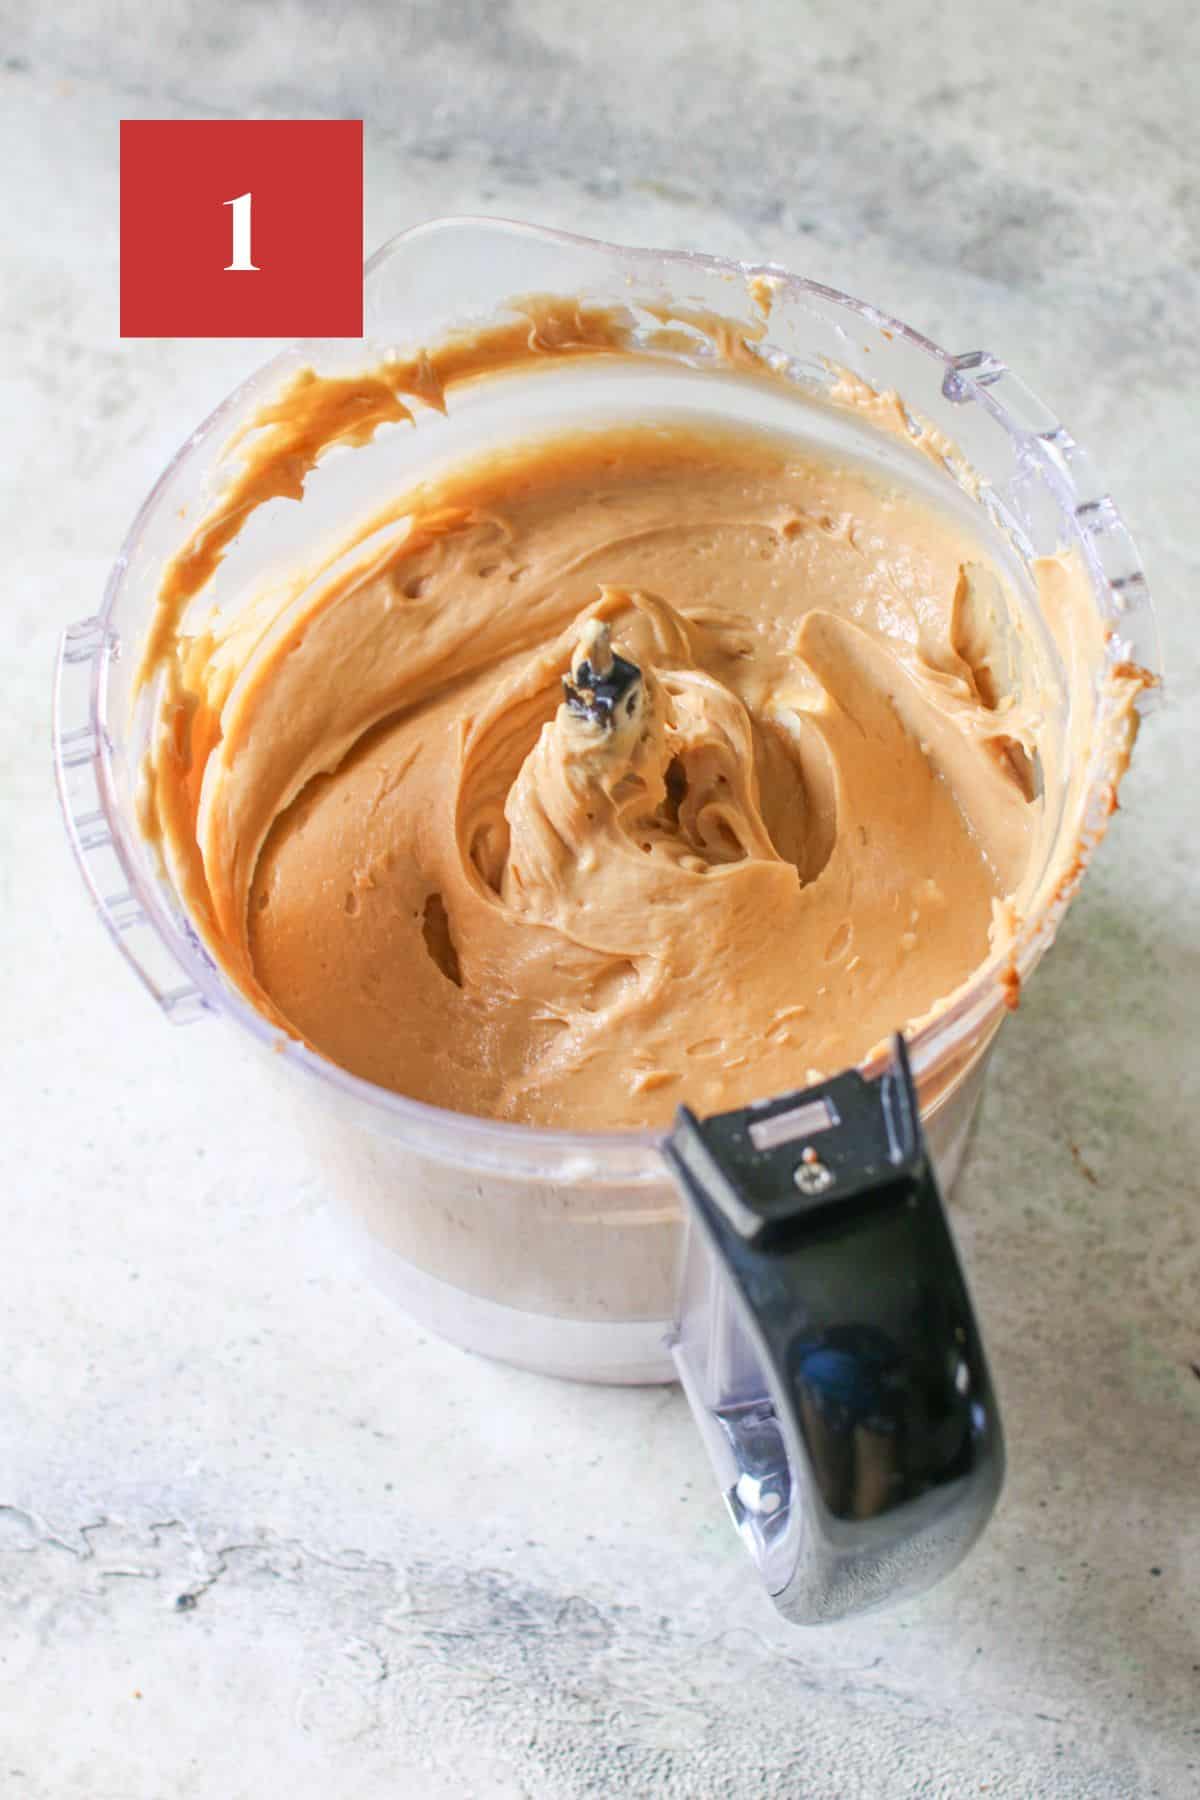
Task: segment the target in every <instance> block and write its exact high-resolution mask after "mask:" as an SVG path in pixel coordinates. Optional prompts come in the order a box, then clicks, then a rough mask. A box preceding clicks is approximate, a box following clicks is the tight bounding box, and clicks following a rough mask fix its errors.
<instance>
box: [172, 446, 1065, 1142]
mask: <svg viewBox="0 0 1200 1800" xmlns="http://www.w3.org/2000/svg"><path fill="white" fill-rule="evenodd" d="M407 510H408V513H409V516H410V520H411V523H410V526H409V529H408V532H407V535H406V537H405V538H404V541H403V542H402V543H401V544H400V545H399V547H394V548H392V549H391V550H389V551H387V552H386V553H384V554H382V555H378V554H377V555H376V557H375V560H374V562H372V563H370V564H369V566H367V567H366V568H363V569H358V570H354V569H351V570H350V572H349V573H346V572H344V571H343V572H342V573H340V574H339V575H337V577H336V578H333V579H330V580H329V581H327V582H326V583H325V584H324V585H323V586H322V585H321V584H317V586H316V588H315V590H313V591H310V592H308V593H306V594H305V595H304V596H303V598H302V599H301V600H300V601H298V602H294V603H293V604H292V605H291V606H290V608H286V609H285V610H284V611H283V613H282V614H281V616H280V617H279V618H278V619H277V620H274V621H272V622H271V623H270V625H269V627H267V628H264V627H263V626H262V624H261V621H260V622H259V624H257V625H256V626H255V627H254V629H247V627H246V625H245V623H244V622H243V623H242V624H241V625H240V626H237V627H234V628H233V629H231V630H230V631H228V632H227V633H225V634H221V633H220V632H217V633H216V634H215V635H207V636H204V637H202V638H198V639H193V640H186V639H185V640H184V641H183V644H182V647H181V656H180V660H179V662H178V665H177V669H176V674H175V678H174V680H173V684H172V686H171V688H170V691H169V696H168V704H167V709H166V712H167V726H168V729H167V731H166V733H165V735H164V738H163V741H162V743H161V746H160V748H159V752H158V754H157V756H156V758H155V763H154V767H153V770H152V777H153V780H152V786H153V796H152V807H151V812H152V814H153V816H154V818H155V819H156V820H157V824H158V827H159V829H160V830H161V831H162V833H163V835H164V836H165V837H166V839H167V841H168V845H169V848H170V850H171V853H172V856H173V860H174V864H175V867H176V869H177V872H179V874H180V879H181V883H182V885H184V887H185V890H186V891H187V892H188V894H189V898H190V900H191V902H192V904H193V909H194V910H195V911H196V913H197V915H198V916H199V918H200V920H201V922H202V923H203V924H204V926H205V928H206V933H207V935H208V937H209V939H210V941H211V942H213V944H214V945H215V947H216V948H217V949H218V952H219V954H220V955H221V956H222V959H223V961H224V962H225V963H226V965H227V967H228V968H229V969H230V971H231V973H232V974H233V975H234V977H235V979H237V980H238V981H239V982H240V984H241V985H242V986H243V987H244V988H245V989H246V991H247V992H249V993H250V994H251V996H252V997H253V998H254V999H255V1000H256V1002H257V1003H258V1004H259V1005H260V1006H261V1007H262V1008H263V1009H264V1010H265V1011H267V1012H268V1013H269V1014H270V1015H271V1016H273V1017H274V1018H276V1019H277V1020H278V1021H279V1022H280V1023H282V1024H285V1025H286V1026H287V1027H288V1028H289V1029H290V1030H292V1031H294V1032H296V1033H298V1034H300V1035H302V1036H303V1037H304V1038H306V1039H307V1040H308V1041H309V1042H311V1043H312V1044H313V1045H314V1046H315V1047H316V1048H317V1049H319V1050H320V1051H322V1052H323V1053H324V1054H326V1055H328V1056H329V1057H331V1058H332V1059H334V1060H335V1061H337V1062H339V1063H341V1064H343V1065H344V1066H345V1067H347V1068H349V1069H351V1070H353V1071H354V1072H355V1073H357V1074H359V1075H362V1076H365V1077H367V1078H368V1079H370V1080H373V1081H375V1082H378V1083H380V1084H382V1085H384V1086H386V1087H390V1088H393V1089H395V1090H397V1091H398V1092H401V1093H404V1094H408V1095H411V1096H414V1097H416V1098H419V1099H423V1100H427V1101H432V1102H435V1103H437V1104H440V1105H443V1106H448V1107H452V1108H455V1109H458V1110H461V1111H467V1112H474V1113H481V1114H487V1115H492V1116H496V1117H500V1118H506V1119H515V1120H522V1121H528V1122H541V1123H548V1124H553V1125H562V1126H580V1127H586V1126H599V1127H604V1126H613V1127H620V1126H636V1125H654V1124H659V1123H662V1122H664V1121H666V1120H667V1119H668V1118H669V1117H670V1115H671V1113H672V1112H673V1110H674V1108H675V1106H676V1105H677V1104H678V1103H679V1102H680V1101H686V1102H687V1103H688V1104H690V1105H692V1106H694V1107H696V1108H697V1109H698V1110H703V1111H709V1110H716V1109H719V1108H722V1107H728V1106H733V1105H736V1104H738V1103H742V1102H745V1101H747V1100H749V1099H752V1098H756V1097H759V1096H763V1095H766V1094H770V1093H772V1092H776V1091H781V1090H784V1089H787V1088H789V1087H795V1086H797V1085H799V1084H801V1083H803V1082H804V1081H806V1080H807V1079H809V1078H811V1077H812V1076H814V1075H815V1074H817V1073H831V1072H833V1071H834V1070H837V1069H839V1068H842V1067H844V1066H845V1065H847V1064H849V1063H852V1062H855V1061H858V1060H860V1059H861V1058H863V1057H864V1056H865V1055H866V1054H867V1053H868V1052H869V1051H870V1050H871V1049H872V1048H873V1046H874V1045H875V1044H876V1043H877V1042H878V1041H879V1040H880V1039H881V1038H882V1037H884V1036H885V1035H886V1034H887V1033H888V1032H889V1031H891V1030H893V1029H895V1028H896V1027H898V1026H902V1025H905V1024H911V1023H913V1022H914V1021H916V1020H919V1019H922V1018H925V1017H926V1016H928V1015H929V1014H930V1013H931V1012H932V1011H934V1010H935V1009H937V1008H938V1007H939V1006H940V1005H942V1004H944V1002H945V1001H946V999H947V997H948V996H950V995H952V994H953V993H954V991H955V989H957V988H958V987H959V986H960V984H961V983H962V982H963V981H964V980H965V979H966V978H967V977H968V976H969V975H970V974H971V973H972V971H973V970H974V969H976V968H977V967H978V965H979V964H980V963H981V962H982V961H983V960H984V958H985V957H986V956H987V954H988V951H989V943H990V937H989V933H990V932H991V930H992V926H993V919H994V918H995V919H997V920H998V921H999V929H1000V930H1001V931H1002V932H1003V931H1010V930H1011V929H1012V920H1013V916H1014V909H1016V908H1018V907H1019V906H1020V904H1021V902H1022V895H1023V894H1024V893H1026V892H1027V891H1028V889H1029V886H1030V884H1031V882H1032V881H1033V880H1034V879H1035V878H1036V877H1037V876H1038V874H1039V873H1040V869H1041V864H1042V863H1043V862H1044V851H1045V844H1044V836H1045V832H1046V829H1047V821H1046V818H1045V813H1044V808H1043V805H1042V803H1041V801H1040V799H1039V798H1038V794H1037V790H1038V780H1039V769H1038V760H1037V759H1038V753H1039V735H1040V733H1041V730H1042V727H1043V726H1044V723H1045V716H1046V709H1047V707H1048V705H1050V704H1052V702H1053V695H1048V693H1047V691H1046V689H1045V688H1044V687H1042V688H1037V686H1036V684H1033V685H1032V687H1031V684H1030V683H1029V682H1028V681H1027V680H1024V679H1023V674H1026V675H1027V674H1028V668H1027V666H1026V665H1027V662H1028V652H1029V646H1028V644H1027V643H1026V642H1025V641H1024V639H1023V638H1022V634H1021V631H1020V628H1019V620H1018V618H1017V615H1016V613H1015V611H1014V609H1013V607H1012V605H1011V601H1010V596H1009V595H1008V594H1007V593H1006V591H1005V587H1004V584H1003V582H1002V580H1001V578H1000V575H999V574H998V572H997V571H996V570H995V569H994V568H992V567H991V566H990V565H989V563H988V561H987V559H986V557H985V556H984V555H983V554H982V552H981V550H980V546H979V544H978V543H977V541H976V540H975V539H974V538H973V537H972V536H971V535H970V533H969V532H968V531H966V530H965V529H964V528H963V527H962V526H960V525H959V524H957V523H956V522H954V520H952V519H951V517H950V516H949V515H947V514H943V513H941V512H940V511H937V510H935V509H934V508H933V507H931V506H930V505H929V504H928V503H926V502H924V501H922V500H920V499H919V498H917V497H916V495H915V494H914V493H913V492H912V491H910V490H909V489H907V488H904V487H895V488H885V487H883V486H881V485H879V483H878V481H877V480H875V479H874V478H872V477H869V476H868V475H867V474H866V473H865V472H864V471H862V470H861V469H859V468H857V467H856V466H853V465H849V464H835V463H833V462H830V461H826V460H823V459H821V458H818V457H816V456H811V455H805V454H802V453H800V452H799V451H798V450H797V449H796V447H795V446H794V445H785V444H782V443H780V442H778V441H774V440H768V439H766V438H763V437H751V436H747V435H740V436H738V435H733V434H731V433H728V432H720V433H718V432H702V431H700V430H698V429H696V428H667V427H665V426H664V427H658V428H655V427H652V426H646V427H642V428H637V429H631V428H627V427H626V428H622V429H621V430H619V431H617V430H612V431H609V432H607V433H593V434H588V433H581V434H579V435H578V436H576V437H574V438H569V439H568V438H559V439H557V440H555V441H554V442H552V443H548V444H543V445H527V446H524V447H522V448H514V449H513V450H512V451H511V452H510V453H508V454H507V455H505V456H503V457H495V456H493V457H492V458H490V459H487V460H484V461H480V462H478V463H475V464H473V465H471V466H467V467H463V468H461V469H459V470H458V471H456V472H455V473H453V474H452V475H450V476H448V477H446V478H445V479H444V480H443V481H442V482H440V483H439V484H438V485H437V486H435V487H426V488H425V489H423V490H422V492H421V494H420V495H419V496H418V497H416V499H415V500H414V501H413V503H412V504H411V506H410V507H409V508H408V509H407ZM1063 567H1064V565H1063V564H1061V563H1059V562H1057V561H1054V560H1051V562H1050V563H1049V564H1048V565H1047V578H1048V579H1050V580H1052V581H1057V582H1059V583H1061V581H1062V578H1063ZM601 626H602V627H603V630H601V629H600V627H601ZM589 645H591V646H592V647H596V646H600V647H601V650H602V652H604V650H605V647H608V648H610V649H611V651H612V652H616V653H617V654H619V655H620V656H621V657H623V658H625V659H626V660H627V661H628V662H630V663H631V664H633V665H634V666H635V667H636V669H637V670H638V671H639V674H640V679H639V680H638V682H637V683H636V685H635V688H634V690H633V691H632V696H631V697H632V700H633V705H632V708H631V709H630V710H628V711H622V714H621V716H620V717H619V718H618V719H617V720H616V721H615V722H614V723H613V725H612V726H611V727H607V726H602V725H598V724H597V723H596V722H595V721H594V720H593V719H589V718H588V717H587V716H584V715H581V714H580V713H579V712H578V711H577V710H576V711H573V710H572V708H571V707H570V706H569V705H568V704H567V702H566V700H565V698H564V689H563V677H564V675H569V674H570V673H571V671H572V669H573V668H575V669H578V665H579V662H580V659H581V656H582V655H583V654H584V653H585V652H586V650H587V648H588V646H589ZM1031 693H1032V694H1033V696H1034V697H1033V698H1031V697H1030V695H1031Z"/></svg>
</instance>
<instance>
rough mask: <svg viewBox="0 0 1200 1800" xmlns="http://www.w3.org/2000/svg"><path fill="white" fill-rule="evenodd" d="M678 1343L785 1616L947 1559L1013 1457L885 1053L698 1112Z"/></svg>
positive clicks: (741, 1518) (892, 1586)
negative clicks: (799, 1088) (845, 1069)
mask: <svg viewBox="0 0 1200 1800" xmlns="http://www.w3.org/2000/svg"><path fill="white" fill-rule="evenodd" d="M664 1153H665V1155H666V1158H667V1161H668V1163H669V1164H670V1167H671V1169H672V1172H673V1174H674V1176H675V1178H676V1181H677V1183H678V1185H679V1186H680V1188H681V1189H682V1191H683V1193H684V1195H685V1196H686V1198H687V1201H688V1208H689V1221H688V1244H687V1249H686V1253H685V1259H684V1267H683V1273H682V1278H681V1282H680V1292H679V1302H678V1319H677V1326H676V1333H675V1339H674V1343H673V1346H672V1347H673V1353H674V1356H675V1361H676V1365H677V1367H678V1370H679V1374H680V1378H681V1380H682V1382H683V1386H684V1389H685V1391H686V1393H687V1396H688V1399H689V1401H690V1402H691V1405H692V1409H693V1412H694V1413H695V1416H696V1419H697V1422H698V1424H699V1426H700V1430H701V1433H702V1435H703V1437H704V1440H705V1444H706V1446H707V1448H708V1451H709V1455H710V1458H711V1460H712V1462H713V1466H714V1468H715V1470H716V1474H717V1479H718V1482H719V1484H720V1487H721V1491H722V1493H723V1495H724V1497H725V1500H726V1504H727V1506H728V1508H729V1511H730V1514H731V1516H732V1518H733V1521H734V1524H735V1525H736V1527H737V1529H738V1532H739V1534H740V1535H741V1537H742V1540H743V1542H744V1543H745V1544H746V1547H747V1548H748V1549H749V1551H750V1552H751V1554H752V1556H753V1557H754V1560H755V1561H756V1563H757V1564H758V1566H759V1569H760V1571H761V1573H762V1576H763V1579H764V1581H765V1583H766V1586H767V1588H768V1591H769V1592H770V1593H771V1594H772V1596H773V1597H774V1599H775V1602H776V1605H777V1606H778V1608H779V1610H780V1612H781V1613H783V1614H784V1616H785V1617H787V1618H788V1619H790V1620H792V1621H794V1622H795V1623H797V1624H816V1623H820V1622H822V1621H825V1620H833V1619H838V1618H844V1617H846V1616H848V1615H850V1614H854V1613H859V1612H865V1611H869V1610H871V1609H873V1608H875V1607H878V1606H881V1605H885V1604H887V1603H889V1602H890V1601H893V1600H895V1599H898V1598H900V1597H902V1596H903V1595H905V1594H911V1593H916V1592H918V1591H919V1590H921V1589H922V1588H925V1587H928V1586H930V1585H931V1584H932V1583H933V1582H935V1581H937V1580H939V1579H940V1577H941V1576H943V1575H944V1574H946V1573H948V1572H949V1570H950V1569H952V1568H953V1567H954V1566H955V1564H956V1563H958V1562H959V1561H960V1560H961V1558H962V1557H963V1556H964V1555H965V1554H966V1552H967V1550H968V1549H969V1548H970V1546H971V1545H972V1544H973V1543H974V1541H975V1539H976V1538H977V1537H978V1535H979V1533H980V1532H981V1531H982V1530H983V1527H984V1525H985V1524H986V1523H987V1520H988V1518H989V1516H990V1514H991V1511H992V1508H993V1506H994V1505H995V1501H996V1497H997V1495H998V1493H999V1491H1000V1485H1001V1481H1002V1479H1003V1471H1004V1449H1003V1439H1002V1435H1001V1429H1000V1421H999V1415H998V1412H997V1408H996V1402H995V1398H994V1395H993V1392H992V1386H991V1381H990V1378H989V1375H988V1370H987V1364H986V1361H985V1359H984V1354H983V1347H982V1343H981V1341H980V1336H979V1329H978V1326H977V1324H976V1321H975V1316H974V1312H973V1310H972V1307H971V1301H970V1297H969V1295H968V1293H967V1288H966V1283H965V1281H964V1279H963V1275H962V1270H961V1268H960V1266H959V1262H958V1258H957V1255H956V1254H955V1250H954V1244H953V1241H952V1239H951V1236H950V1229H949V1225H948V1223H947V1220H946V1215H945V1211H944V1208H943V1205H942V1201H941V1196H940V1195H939V1193H938V1189H937V1184H936V1182H935V1180H934V1177H933V1173H932V1169H931V1167H930V1164H929V1158H928V1154H927V1152H926V1149H925V1144H924V1139H923V1137H922V1133H921V1125H920V1117H919V1113H918V1110H917V1097H916V1091H915V1088H914V1086H913V1082H912V1076H911V1073H910V1070H909V1066H908V1059H907V1055H906V1053H905V1049H904V1042H903V1039H902V1038H899V1037H898V1038H896V1039H895V1041H894V1046H893V1055H892V1062H891V1066H890V1068H889V1069H888V1070H887V1071H886V1072H885V1073H884V1075H883V1076H882V1077H881V1079H879V1080H878V1081H874V1082H869V1081H867V1080H865V1079H864V1078H863V1077H862V1076H861V1075H859V1074H858V1073H857V1072H855V1071H850V1072H849V1073H847V1074H845V1075H840V1076H838V1077H837V1078H836V1079H835V1080H833V1081H830V1082H828V1083H826V1084H825V1085H824V1086H822V1087H817V1088H810V1089H808V1090H807V1091H805V1092H803V1093H798V1094H789V1095H786V1096H783V1097H781V1098H779V1099H776V1100H771V1101H768V1102H766V1103H764V1104H762V1105H760V1106H754V1107H748V1108H745V1109H743V1110H742V1111H739V1112H733V1113H723V1114H720V1115H718V1116H716V1117H714V1118H709V1119H705V1120H698V1119H696V1118H695V1117H694V1116H693V1115H692V1114H691V1113H690V1112H688V1111H687V1109H686V1108H681V1109H680V1113H679V1117H678V1121H677V1123H676V1126H675V1129H674V1131H673V1132H672V1134H671V1136H670V1138H669V1139H668V1140H667V1142H666V1144H665V1146H664Z"/></svg>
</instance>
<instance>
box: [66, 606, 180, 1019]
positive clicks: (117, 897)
mask: <svg viewBox="0 0 1200 1800" xmlns="http://www.w3.org/2000/svg"><path fill="white" fill-rule="evenodd" d="M117 648H118V645H117V638H116V635H115V633H114V632H112V631H111V629H110V628H109V626H108V625H107V624H106V623H105V621H104V620H103V619H98V618H92V619H84V620H82V621H81V622H80V623H79V624H77V625H70V626H68V628H67V630H66V631H65V632H64V633H63V635H62V639H61V641H60V643H59V648H58V660H57V664H56V666H55V671H54V720H53V738H54V772H55V778H56V781H57V785H58V797H59V800H60V802H61V804H62V810H63V818H64V820H65V822H66V827H67V836H68V837H69V838H70V841H71V848H72V849H73V850H74V852H75V859H76V861H77V862H78V864H79V869H80V873H81V874H82V876H83V879H84V881H85V882H86V884H87V888H88V891H89V893H90V894H91V896H92V899H93V900H94V902H95V904H96V909H97V911H98V912H99V914H100V916H101V918H102V919H103V921H104V923H105V925H106V926H107V927H108V930H109V933H110V935H111V936H112V939H113V941H114V943H115V944H116V945H117V948H118V949H119V950H120V951H121V954H122V955H123V956H124V957H125V959H126V961H127V962H128V963H129V964H130V966H131V968H132V969H133V970H134V973H135V974H136V975H137V976H138V978H139V980H140V981H141V982H142V984H143V986H144V987H145V988H146V989H147V990H148V992H149V993H150V994H151V995H153V997H154V999H155V1000H156V1001H157V1002H158V1004H159V1005H160V1006H161V1007H162V1009H163V1011H164V1013H165V1014H166V1015H167V1017H168V1018H169V1019H170V1020H171V1021H172V1023H174V1024H187V1023H188V1022H190V1021H191V1020H192V1019H196V1018H199V1017H200V1016H201V1015H202V1014H203V1013H205V1012H206V1011H207V1010H208V1007H207V1004H206V1002H205V999H204V996H203V995H202V994H201V992H200V990H199V988H198V987H196V985H195V983H194V982H191V981H189V980H187V979H186V978H185V976H184V972H183V970H182V969H181V967H180V965H179V963H178V962H177V961H176V960H175V958H174V956H173V955H172V954H171V952H170V950H169V949H168V948H167V946H166V944H165V943H164V942H163V939H162V936H161V935H160V933H159V931H158V929H157V927H156V926H155V925H154V923H153V922H152V921H151V919H150V918H149V917H148V915H147V913H146V910H145V907H144V906H143V904H142V901H141V899H140V897H139V895H138V893H137V891H136V886H135V883H134V880H133V878H132V876H131V873H130V870H129V868H128V867H127V865H126V862H125V860H124V857H123V855H122V853H121V849H120V847H119V846H118V844H117V842H116V840H115V839H114V836H113V831H112V826H111V823H110V818H109V812H108V809H107V807H106V806H105V803H104V790H103V787H102V785H101V757H102V755H103V752H104V749H105V745H104V743H103V741H102V734H101V728H100V725H99V717H98V708H97V696H98V694H99V692H100V683H101V679H102V677H103V675H104V674H105V671H106V663H107V660H108V659H110V658H112V657H114V656H115V655H116V653H117Z"/></svg>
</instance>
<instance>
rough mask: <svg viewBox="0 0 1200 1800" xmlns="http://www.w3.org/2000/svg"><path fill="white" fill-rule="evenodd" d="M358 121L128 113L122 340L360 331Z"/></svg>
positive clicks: (125, 123) (123, 199)
mask: <svg viewBox="0 0 1200 1800" xmlns="http://www.w3.org/2000/svg"><path fill="white" fill-rule="evenodd" d="M362 189H363V183H362V120H361V119H122V120H121V336H122V337H289V338H290V337H361V336H362V263H363V243H362Z"/></svg>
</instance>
